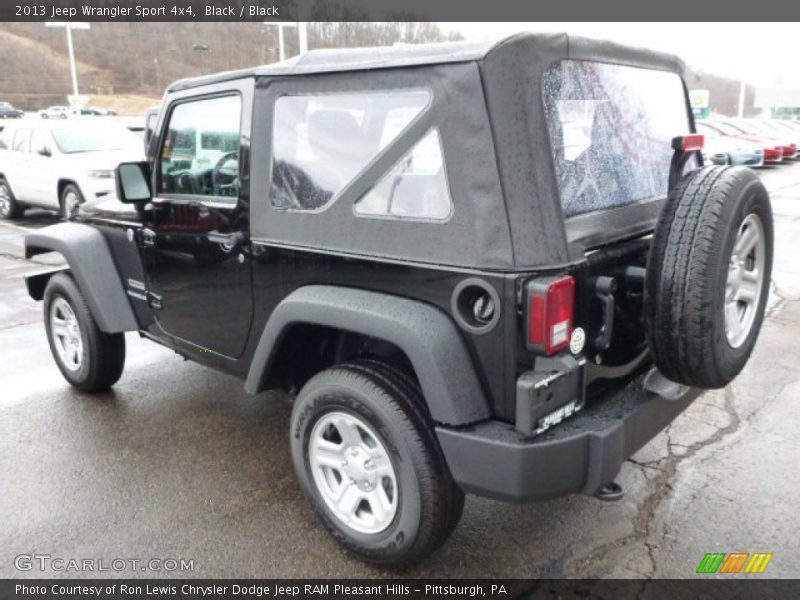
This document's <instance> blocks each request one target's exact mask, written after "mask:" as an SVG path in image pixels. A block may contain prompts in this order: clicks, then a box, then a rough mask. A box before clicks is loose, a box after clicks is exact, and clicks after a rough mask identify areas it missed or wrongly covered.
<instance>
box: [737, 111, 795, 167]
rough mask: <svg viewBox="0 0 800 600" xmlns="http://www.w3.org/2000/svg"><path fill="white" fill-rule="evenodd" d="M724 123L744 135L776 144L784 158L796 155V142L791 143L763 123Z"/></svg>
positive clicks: (740, 121)
mask: <svg viewBox="0 0 800 600" xmlns="http://www.w3.org/2000/svg"><path fill="white" fill-rule="evenodd" d="M724 123H725V124H727V125H730V126H731V127H734V128H735V129H738V130H739V131H741V132H742V133H744V134H746V135H755V136H759V137H762V138H764V139H765V140H769V141H770V143H772V144H778V145H779V146H780V147H781V150H782V151H783V158H784V159H787V158H795V157H796V156H797V144H794V143H792V142H791V140H787V139H786V137H787V136H782V135H781V134H780V133H778V132H777V131H772V130H769V129H767V128H766V127H764V126H763V125H757V124H756V123H753V122H752V121H744V120H736V121H725V122H724Z"/></svg>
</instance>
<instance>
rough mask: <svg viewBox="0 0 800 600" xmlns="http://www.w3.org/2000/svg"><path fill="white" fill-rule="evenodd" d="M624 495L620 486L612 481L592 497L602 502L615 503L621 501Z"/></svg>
mask: <svg viewBox="0 0 800 600" xmlns="http://www.w3.org/2000/svg"><path fill="white" fill-rule="evenodd" d="M624 495H625V492H624V491H623V490H622V486H621V485H620V484H618V483H617V482H616V481H612V482H611V483H609V484H608V485H607V486H604V487H602V488H600V489H599V490H598V491H597V493H596V494H595V495H594V497H595V498H597V499H598V500H602V501H603V502H617V501H618V500H622V497H623V496H624Z"/></svg>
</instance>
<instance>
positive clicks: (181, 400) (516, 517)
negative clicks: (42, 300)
mask: <svg viewBox="0 0 800 600" xmlns="http://www.w3.org/2000/svg"><path fill="white" fill-rule="evenodd" d="M762 174H763V176H764V180H765V182H766V184H767V187H768V188H769V189H770V190H771V193H772V199H773V209H774V212H775V216H776V260H775V269H774V281H775V288H774V290H773V297H772V302H771V310H770V315H769V318H768V320H767V321H766V322H765V324H764V327H763V330H762V334H761V337H760V339H759V342H758V345H757V346H756V350H755V353H754V355H753V358H752V359H751V361H750V363H749V365H748V367H747V368H746V370H745V372H744V373H743V374H742V375H740V376H739V378H738V379H737V380H736V381H735V382H734V383H733V384H732V385H731V386H729V387H728V388H727V389H725V390H720V391H717V392H709V393H706V394H705V395H704V396H702V397H701V398H700V399H698V400H697V401H696V402H695V403H694V404H693V405H692V406H691V407H690V408H689V409H688V410H687V411H686V412H685V413H684V414H683V415H681V416H680V417H679V418H678V419H677V420H676V421H675V422H674V423H673V424H672V426H670V427H669V428H668V429H667V430H666V431H665V432H664V433H662V434H660V435H659V436H658V437H656V438H655V439H654V440H653V441H652V442H651V443H650V444H648V445H647V446H646V447H645V448H643V449H642V450H641V451H640V452H639V453H638V454H637V455H636V456H635V457H634V458H633V459H632V460H630V461H628V462H627V463H626V464H625V465H624V467H623V469H622V472H621V474H620V477H619V482H620V483H621V484H622V485H623V486H624V488H625V491H626V493H625V497H624V499H623V500H622V501H620V502H617V503H601V502H599V501H597V500H595V499H594V498H588V497H582V496H572V497H568V498H561V499H557V500H551V501H548V502H542V503H539V504H530V505H520V506H516V505H508V504H503V503H499V502H495V501H492V500H487V499H483V498H476V497H468V500H467V504H466V507H465V510H464V516H463V519H462V520H461V524H460V525H459V527H458V528H457V530H456V531H455V533H454V535H453V536H452V537H451V539H450V541H449V542H448V543H447V544H446V545H445V546H444V547H443V548H442V549H441V550H440V551H439V552H437V553H436V554H435V555H434V556H432V557H431V558H430V559H429V560H427V561H426V562H425V563H424V564H423V565H421V566H419V567H416V568H414V569H412V570H411V571H409V572H407V573H406V575H409V576H415V577H416V576H419V577H475V576H486V577H565V576H566V577H589V576H591V577H637V578H638V577H679V578H682V577H692V576H694V574H695V569H696V568H697V565H698V564H699V562H700V560H701V559H702V558H703V555H704V554H705V553H706V552H715V551H716V552H736V551H739V552H772V553H773V554H774V557H773V559H772V561H771V563H770V564H769V567H768V569H767V571H766V573H765V574H764V576H771V577H798V576H800V558H798V557H800V535H798V533H800V525H799V523H800V519H798V517H797V508H798V498H800V477H798V457H800V436H798V435H797V431H798V429H800V402H798V396H800V370H798V368H797V365H798V363H799V362H800V341H799V340H800V267H799V266H798V261H797V257H798V256H800V163H798V164H794V165H791V166H785V167H781V168H775V169H770V170H768V171H764V172H762ZM54 222H56V219H55V217H53V216H50V215H47V214H46V213H37V214H34V215H32V216H30V217H29V218H26V219H25V220H23V221H19V222H17V223H15V224H13V225H9V224H7V223H5V222H4V223H1V224H0V357H1V358H2V360H0V577H36V576H42V575H45V576H68V577H79V576H92V575H95V576H97V575H101V576H127V577H136V576H146V577H157V576H179V575H180V576H193V577H294V576H297V577H328V576H332V577H359V576H368V577H370V576H382V577H385V576H390V575H392V572H387V571H383V570H380V569H376V568H373V567H369V566H365V565H364V564H362V563H360V562H358V561H357V560H355V559H353V558H352V557H350V556H349V555H347V554H346V553H345V552H344V551H342V550H340V548H339V547H338V545H337V544H336V543H334V542H333V540H332V539H331V538H329V537H328V535H327V533H326V532H325V531H324V529H323V528H322V527H321V526H320V525H319V524H318V523H317V521H316V518H315V516H314V515H313V513H312V511H311V510H310V509H309V507H308V506H307V505H306V502H305V500H304V499H303V498H302V496H301V494H300V489H299V487H298V485H297V483H296V482H295V479H294V474H293V471H292V467H291V461H290V455H289V448H288V443H287V441H288V440H287V437H288V436H287V426H288V419H289V413H290V406H289V402H288V400H287V398H285V397H284V396H282V395H281V394H279V393H266V394H261V395H259V396H256V397H252V396H247V395H246V394H245V393H244V391H243V389H242V383H241V382H240V381H239V380H237V379H235V378H232V377H229V376H226V375H222V374H219V373H216V372H214V371H211V370H208V369H205V368H203V367H200V366H198V365H195V364H192V363H189V362H184V361H183V360H182V359H181V358H179V357H178V356H176V355H175V354H173V353H172V352H171V351H169V350H166V349H164V348H162V347H160V346H157V345H155V344H153V343H151V342H146V341H143V340H140V339H139V338H138V336H136V335H133V334H128V337H127V343H128V360H127V363H126V368H125V373H124V374H123V377H122V379H121V380H120V382H119V383H118V384H117V385H116V386H115V388H114V390H113V392H109V393H106V394H102V395H98V396H87V395H83V394H80V393H77V392H75V391H73V390H72V389H71V388H70V387H69V386H68V385H67V384H66V382H65V381H64V380H63V379H62V378H61V375H60V373H59V371H58V369H57V368H56V366H55V364H54V362H53V360H52V358H51V356H50V352H49V349H48V346H47V342H46V340H45V336H44V328H43V325H42V317H41V306H40V305H39V304H38V303H35V302H33V301H32V300H30V299H29V298H28V297H27V294H26V292H25V289H24V284H23V282H22V279H21V278H22V276H23V274H24V273H27V272H32V271H34V270H36V269H41V268H44V267H43V265H45V264H52V263H57V262H58V258H57V257H56V256H54V255H44V256H39V257H36V262H34V263H32V262H29V261H25V260H24V259H23V258H22V237H23V235H24V233H25V230H26V229H35V228H38V227H41V226H44V225H47V224H51V223H54ZM28 554H46V555H50V556H51V557H53V558H64V559H71V558H75V559H83V558H90V559H94V560H95V561H98V560H100V559H102V560H103V561H104V562H105V564H106V565H108V564H110V562H111V561H112V560H113V559H117V558H122V559H125V560H126V561H130V560H131V559H140V560H149V559H160V560H164V559H185V560H192V561H193V570H191V571H184V572H180V571H170V572H166V571H164V570H163V567H162V570H161V571H153V570H151V571H144V570H142V569H141V567H137V568H135V569H127V568H126V570H123V571H121V572H114V571H110V572H102V573H98V572H96V571H95V572H94V573H93V572H84V573H80V572H74V571H69V572H60V571H55V570H52V569H48V570H45V571H44V573H42V572H41V571H39V570H38V568H33V569H31V570H18V569H16V568H15V564H14V559H15V557H17V556H19V555H28ZM95 564H97V563H95ZM170 564H171V563H170ZM706 577H707V576H706Z"/></svg>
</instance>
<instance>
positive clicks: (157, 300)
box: [147, 292, 163, 310]
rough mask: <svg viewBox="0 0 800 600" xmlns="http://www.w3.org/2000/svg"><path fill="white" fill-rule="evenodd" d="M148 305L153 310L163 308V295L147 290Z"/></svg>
mask: <svg viewBox="0 0 800 600" xmlns="http://www.w3.org/2000/svg"><path fill="white" fill-rule="evenodd" d="M147 305H148V306H149V307H150V308H152V309H153V310H161V309H162V308H163V305H162V304H161V296H159V295H158V294H154V293H153V292H147Z"/></svg>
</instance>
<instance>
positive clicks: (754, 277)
mask: <svg viewBox="0 0 800 600" xmlns="http://www.w3.org/2000/svg"><path fill="white" fill-rule="evenodd" d="M760 279H761V272H760V271H759V270H758V269H753V270H752V271H742V280H743V281H749V282H752V283H758V282H759V280H760Z"/></svg>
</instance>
